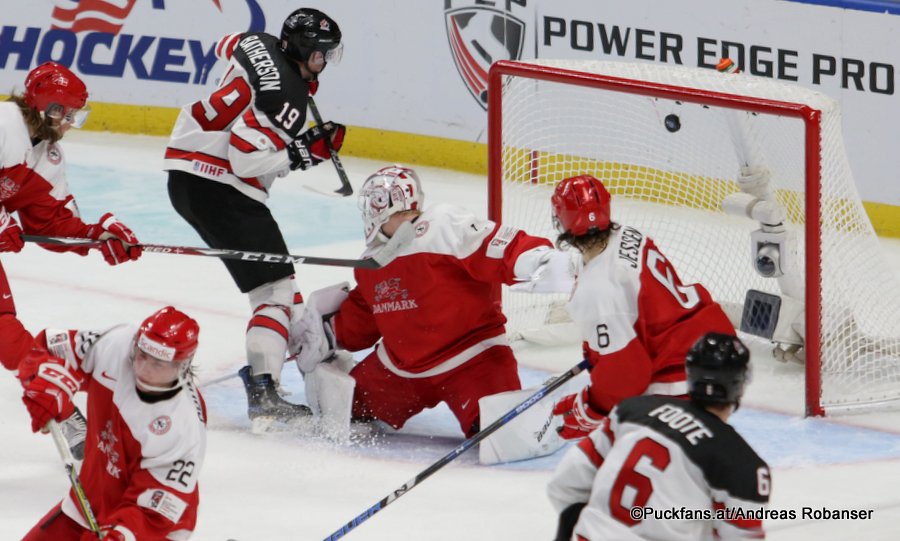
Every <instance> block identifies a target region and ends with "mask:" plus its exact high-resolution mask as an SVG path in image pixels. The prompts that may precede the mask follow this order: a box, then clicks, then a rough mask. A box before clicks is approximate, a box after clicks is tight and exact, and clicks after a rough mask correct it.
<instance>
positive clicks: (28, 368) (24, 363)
mask: <svg viewBox="0 0 900 541" xmlns="http://www.w3.org/2000/svg"><path fill="white" fill-rule="evenodd" d="M49 360H50V354H49V353H47V350H45V349H43V348H39V347H33V348H31V351H29V352H28V354H27V355H25V357H23V358H22V359H21V360H20V361H19V366H18V372H19V373H18V377H19V381H20V382H21V383H22V387H26V388H27V387H28V384H29V383H31V381H32V380H34V378H35V376H37V373H38V370H39V369H40V367H41V365H42V364H44V363H45V362H47V361H49Z"/></svg>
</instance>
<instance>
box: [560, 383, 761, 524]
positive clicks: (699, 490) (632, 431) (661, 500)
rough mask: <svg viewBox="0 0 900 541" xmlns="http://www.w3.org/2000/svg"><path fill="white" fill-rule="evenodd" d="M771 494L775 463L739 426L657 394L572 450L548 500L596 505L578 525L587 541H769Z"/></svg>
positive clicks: (615, 413) (618, 410) (629, 402)
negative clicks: (766, 522)
mask: <svg viewBox="0 0 900 541" xmlns="http://www.w3.org/2000/svg"><path fill="white" fill-rule="evenodd" d="M770 490H771V479H770V473H769V468H768V466H767V465H766V463H765V462H764V461H763V460H762V459H761V458H760V457H759V456H758V455H757V454H756V452H755V451H753V449H752V448H751V447H750V445H749V444H748V443H747V442H746V441H744V439H743V438H742V437H741V436H740V434H738V433H737V432H736V431H735V430H734V429H733V428H732V427H731V426H730V425H728V424H727V423H725V422H724V421H722V420H721V419H720V418H719V417H717V416H715V415H713V414H712V413H710V412H709V411H707V410H705V409H703V408H701V407H698V406H696V405H694V404H692V403H690V402H688V401H685V400H680V399H677V398H673V397H667V396H652V395H650V396H640V397H634V398H628V399H625V400H623V401H622V402H620V403H619V405H618V406H616V407H615V408H614V409H613V410H612V411H611V412H610V415H609V418H608V419H606V420H604V422H603V423H602V424H601V425H600V427H599V428H598V429H597V430H594V431H593V432H591V434H590V435H589V436H588V437H587V438H585V439H584V440H582V441H580V442H579V443H578V445H577V447H575V448H573V449H570V450H569V452H568V453H567V454H566V455H565V456H564V457H563V460H562V461H561V462H560V464H559V466H558V467H557V470H556V472H554V474H553V478H552V479H551V481H550V484H549V485H548V487H547V494H548V496H549V497H550V501H551V502H552V503H553V506H554V508H555V509H556V510H557V512H560V513H563V512H565V510H567V509H569V508H570V507H572V506H573V505H576V504H585V503H586V504H587V505H585V506H584V508H583V509H582V510H581V512H580V516H579V518H578V521H577V523H576V524H575V528H574V532H575V534H576V535H578V536H581V538H584V539H589V540H596V539H621V540H631V539H634V540H638V539H640V540H648V539H649V540H666V541H696V540H699V539H714V538H715V539H739V538H762V537H764V536H765V533H764V531H763V526H762V518H761V513H764V511H765V508H766V506H767V504H768V499H769V492H770ZM635 507H640V508H645V509H655V510H658V511H660V512H662V513H663V514H662V515H661V516H657V514H654V513H651V514H649V515H643V516H635V515H634V514H632V512H633V508H635ZM673 510H676V511H677V512H678V513H681V514H680V515H677V516H676V515H675V514H672V515H671V516H668V515H665V514H664V513H665V512H670V513H674V511H673Z"/></svg>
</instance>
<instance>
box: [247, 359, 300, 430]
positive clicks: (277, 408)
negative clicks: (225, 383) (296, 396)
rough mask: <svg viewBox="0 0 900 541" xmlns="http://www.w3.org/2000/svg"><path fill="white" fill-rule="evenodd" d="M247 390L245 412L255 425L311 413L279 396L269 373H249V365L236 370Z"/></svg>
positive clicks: (287, 419) (298, 417)
mask: <svg viewBox="0 0 900 541" xmlns="http://www.w3.org/2000/svg"><path fill="white" fill-rule="evenodd" d="M238 375H239V376H240V377H241V380H242V381H243V382H244V389H245V390H246V391H247V413H248V415H249V416H250V420H251V421H253V422H254V425H257V421H261V422H262V423H263V424H271V423H272V421H280V422H283V423H287V422H291V421H294V420H297V419H301V418H304V417H309V416H310V415H312V411H311V410H310V409H309V408H308V407H307V406H304V405H302V404H291V403H290V402H288V401H287V400H285V399H283V398H281V396H280V395H279V394H278V390H277V389H276V388H275V380H273V379H272V376H271V374H261V375H259V376H252V375H250V367H249V366H245V367H243V368H241V369H240V370H239V371H238Z"/></svg>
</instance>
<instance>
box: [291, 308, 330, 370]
mask: <svg viewBox="0 0 900 541" xmlns="http://www.w3.org/2000/svg"><path fill="white" fill-rule="evenodd" d="M331 318H332V315H329V316H327V317H325V318H322V319H321V320H320V324H319V325H312V326H311V327H309V328H307V329H306V330H305V331H303V334H301V335H300V353H298V354H297V367H298V368H299V369H300V372H301V373H303V374H307V373H309V372H312V371H313V370H315V369H316V366H318V364H319V363H320V362H322V361H325V360H327V359H330V358H331V357H333V356H334V350H335V349H336V347H337V340H335V338H334V326H333V324H332V323H331Z"/></svg>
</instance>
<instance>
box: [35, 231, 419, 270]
mask: <svg viewBox="0 0 900 541" xmlns="http://www.w3.org/2000/svg"><path fill="white" fill-rule="evenodd" d="M414 236H415V229H414V228H413V226H412V224H411V223H409V222H406V223H404V224H403V225H402V226H400V227H399V228H398V229H397V231H396V232H395V233H394V235H393V236H392V237H391V239H390V240H389V241H388V242H387V243H386V244H385V245H384V247H383V248H381V249H380V250H379V251H377V252H375V253H374V254H372V256H371V257H367V258H365V259H337V258H332V257H316V256H305V255H291V254H272V253H268V252H249V251H246V250H228V249H218V248H196V247H188V246H169V245H166V244H139V246H140V247H141V248H143V250H144V251H145V252H152V253H158V254H173V255H198V256H206V257H218V258H220V259H240V260H243V261H257V262H260V263H303V264H305V265H326V266H331V267H352V268H355V269H380V268H382V267H384V266H385V265H387V264H388V263H390V262H391V261H393V260H394V258H395V257H397V254H398V252H399V251H400V249H401V248H402V247H403V246H404V245H405V244H406V243H408V242H409V241H410V240H412V238H413V237H414ZM22 240H25V241H27V242H38V243H41V244H54V245H60V246H82V247H83V246H87V247H90V248H96V247H99V246H100V245H101V244H102V243H103V241H100V240H92V239H79V238H73V237H43V236H40V235H22Z"/></svg>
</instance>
